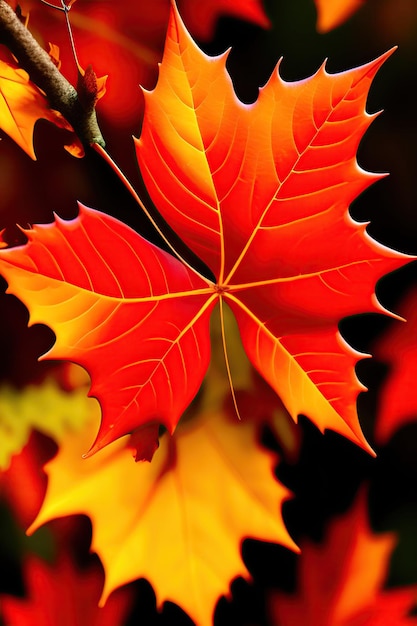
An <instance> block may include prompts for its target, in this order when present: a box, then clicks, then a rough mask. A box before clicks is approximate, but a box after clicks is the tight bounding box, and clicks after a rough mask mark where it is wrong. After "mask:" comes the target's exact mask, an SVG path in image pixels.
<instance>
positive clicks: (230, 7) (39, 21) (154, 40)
mask: <svg viewBox="0 0 417 626" xmlns="http://www.w3.org/2000/svg"><path fill="white" fill-rule="evenodd" d="M10 4H12V5H13V2H10ZM19 4H20V6H21V7H22V10H23V11H24V12H25V13H27V14H29V16H30V17H29V28H30V30H31V32H32V33H33V34H34V35H35V37H36V38H37V39H38V40H39V41H40V42H41V43H42V45H43V46H44V47H45V48H46V47H47V44H48V42H49V40H50V39H52V40H53V42H54V43H56V44H58V46H59V48H60V51H61V59H62V67H61V71H62V72H63V74H64V75H65V76H66V77H67V78H68V79H69V80H70V81H71V82H72V84H74V85H75V84H76V81H77V74H76V66H75V63H74V60H73V57H72V52H71V48H70V44H69V40H68V34H67V30H66V27H65V22H64V17H63V14H62V12H61V11H54V10H53V9H51V8H48V7H47V6H45V5H42V4H41V2H39V0H21V1H20V2H19ZM56 4H58V5H59V4H60V3H59V2H57V3H56ZM178 6H179V7H180V10H181V11H182V14H183V16H184V19H185V21H186V23H187V25H188V26H189V28H190V30H191V32H192V33H193V34H194V36H195V37H196V38H199V39H202V40H210V39H211V38H212V37H213V36H214V28H215V25H216V22H217V19H218V18H219V17H220V16H222V15H229V16H234V17H237V18H239V19H242V20H248V21H250V22H253V23H255V24H257V25H259V26H261V27H263V28H268V27H269V25H270V23H269V20H268V18H267V16H266V14H265V11H264V9H263V3H262V0H233V2H230V0H204V1H202V2H196V1H195V0H179V3H178ZM169 8H170V0H152V2H137V1H136V2H132V1H131V0H117V1H116V0H99V1H97V0H82V2H77V3H76V4H75V5H74V6H73V7H72V8H71V12H70V20H71V24H72V28H73V33H74V39H75V45H76V48H77V54H78V57H79V60H80V63H81V65H82V66H83V67H86V66H87V65H88V64H90V63H91V64H92V66H93V68H94V70H95V72H96V73H97V75H98V76H103V75H109V80H108V84H107V93H106V97H105V98H104V99H103V100H102V102H100V104H99V107H98V111H99V114H100V116H104V117H105V118H106V119H107V120H108V121H109V122H111V125H112V126H113V127H114V129H120V128H129V127H130V129H131V132H133V131H134V130H135V131H136V129H137V128H138V127H139V125H140V111H141V109H142V104H143V99H142V94H141V91H140V89H139V85H147V86H151V85H152V84H153V82H154V80H155V78H156V72H157V63H158V61H159V60H160V57H161V54H162V50H163V44H164V38H165V32H166V27H167V23H168V18H169ZM116 139H117V136H116Z"/></svg>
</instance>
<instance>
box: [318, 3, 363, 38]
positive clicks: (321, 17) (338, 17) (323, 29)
mask: <svg viewBox="0 0 417 626" xmlns="http://www.w3.org/2000/svg"><path fill="white" fill-rule="evenodd" d="M364 2H365V0H315V3H316V9H317V30H318V31H319V33H327V32H328V31H329V30H332V29H333V28H336V27H337V26H340V24H343V22H345V21H346V20H347V19H349V18H350V16H351V15H353V13H355V12H356V11H357V10H358V9H360V7H361V6H362V5H363V4H364Z"/></svg>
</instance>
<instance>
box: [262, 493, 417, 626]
mask: <svg viewBox="0 0 417 626" xmlns="http://www.w3.org/2000/svg"><path fill="white" fill-rule="evenodd" d="M395 543H396V539H395V535H394V534H392V533H384V534H374V533H373V532H372V530H371V528H370V527H369V521H368V513H367V500H366V497H365V490H362V491H361V492H360V493H359V496H358V498H357V500H356V502H355V503H354V505H353V506H352V508H351V509H350V510H349V511H348V512H347V513H345V514H344V515H342V516H340V517H339V518H337V519H335V520H333V521H332V522H331V523H330V525H329V528H328V530H327V534H326V538H325V540H324V542H323V543H322V544H320V545H318V544H312V543H310V542H305V543H304V545H303V544H301V546H300V547H301V554H300V557H299V568H298V591H297V593H296V594H294V595H292V596H290V595H287V594H284V593H282V592H279V593H274V594H273V595H272V596H271V603H270V618H271V619H270V623H271V626H275V625H277V626H278V625H279V626H318V625H320V626H388V624H389V626H412V624H414V623H415V618H412V617H407V615H408V613H409V612H410V611H411V609H412V608H413V607H414V605H415V602H416V597H417V586H416V585H414V586H412V587H411V586H410V587H405V588H404V587H403V588H399V589H398V588H397V589H389V590H385V589H383V585H384V582H385V580H386V578H387V573H388V567H389V560H390V557H391V553H392V550H393V548H394V546H395Z"/></svg>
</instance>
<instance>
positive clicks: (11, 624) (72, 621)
mask: <svg viewBox="0 0 417 626" xmlns="http://www.w3.org/2000/svg"><path fill="white" fill-rule="evenodd" d="M24 578H25V584H26V588H27V593H28V597H27V598H17V597H13V596H11V595H1V596H0V614H1V616H2V618H3V620H4V623H5V626H16V625H17V624H18V625H19V626H33V624H36V626H50V625H51V624H59V625H60V626H120V625H121V624H123V623H124V619H126V617H127V616H128V614H129V611H130V608H131V605H132V595H131V593H130V591H129V590H128V589H120V590H118V591H117V592H116V593H115V594H112V596H111V597H110V598H109V600H108V602H107V603H106V606H104V607H102V608H99V607H98V600H99V598H100V593H101V589H102V585H103V575H102V571H101V569H100V567H99V565H98V563H96V562H94V563H91V564H90V565H89V566H88V567H87V568H84V569H81V568H79V567H77V566H76V565H75V563H74V562H73V561H72V559H71V558H70V557H69V556H68V555H67V554H65V553H63V554H61V555H60V556H59V559H58V561H57V563H54V564H53V565H50V564H47V563H44V562H43V561H42V560H41V559H39V558H37V557H34V556H28V557H26V559H25V562H24Z"/></svg>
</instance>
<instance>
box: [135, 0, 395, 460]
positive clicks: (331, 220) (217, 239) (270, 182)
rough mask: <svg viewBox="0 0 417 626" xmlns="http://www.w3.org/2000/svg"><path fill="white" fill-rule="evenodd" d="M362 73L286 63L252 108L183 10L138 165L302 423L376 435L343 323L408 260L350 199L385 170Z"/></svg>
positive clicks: (139, 143)
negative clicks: (367, 161)
mask: <svg viewBox="0 0 417 626" xmlns="http://www.w3.org/2000/svg"><path fill="white" fill-rule="evenodd" d="M389 54H390V52H388V53H386V54H384V55H383V56H381V57H380V58H379V59H376V60H375V61H373V62H371V63H369V64H367V65H364V66H362V67H359V68H356V69H353V70H349V71H346V72H342V73H340V74H335V75H329V74H327V72H326V71H325V69H324V67H322V68H320V70H319V71H318V72H317V73H316V74H315V75H314V76H313V77H311V78H309V79H305V80H302V81H299V82H293V83H286V82H285V81H283V80H282V79H281V78H280V76H279V73H278V68H277V70H276V71H275V72H274V73H273V75H272V77H271V79H270V80H269V82H268V83H267V84H266V86H265V87H264V88H263V89H261V91H260V94H259V97H258V100H257V101H256V102H254V103H253V104H250V105H244V104H242V103H241V102H240V101H239V100H238V99H237V98H236V96H235V93H234V91H233V87H232V83H231V80H230V77H229V75H228V74H227V72H226V69H225V63H226V59H227V54H224V55H220V56H218V57H214V58H213V57H208V56H206V55H205V54H204V53H203V52H201V50H199V48H198V47H197V46H196V45H195V43H194V42H193V40H192V39H191V37H190V36H189V35H188V33H187V31H186V29H185V27H184V25H183V23H182V21H181V19H180V17H179V15H178V13H177V11H176V9H175V7H173V9H172V15H171V20H170V24H169V28H168V32H167V40H166V47H165V52H164V58H163V62H162V64H161V67H160V74H159V79H158V83H157V86H156V88H155V89H154V91H152V92H147V93H145V118H144V123H143V128H142V134H141V137H140V139H139V140H136V141H135V143H136V149H137V157H138V161H139V165H140V168H141V171H142V174H143V177H144V180H145V184H146V186H147V188H148V191H149V192H150V194H151V197H152V199H153V201H154V203H155V205H156V206H157V208H158V209H159V211H160V212H161V213H162V215H163V217H164V218H165V219H166V220H167V222H168V223H169V224H170V225H171V227H172V228H173V229H174V230H175V231H176V232H177V233H179V234H180V235H181V237H182V239H183V240H184V241H185V243H186V244H187V245H188V246H189V247H190V248H191V249H192V250H193V251H194V252H195V253H196V254H197V255H198V256H199V257H200V258H201V259H202V260H203V261H204V262H205V263H206V264H207V266H208V267H209V268H210V269H211V270H212V272H213V273H214V275H215V276H216V285H215V286H214V291H215V292H217V294H218V297H219V299H220V300H224V302H226V303H227V304H228V305H229V306H230V308H231V309H232V310H233V312H234V314H235V316H236V319H237V321H238V324H239V327H240V332H241V337H242V342H243V345H244V347H245V349H246V352H247V354H248V356H249V358H250V360H251V361H252V363H253V365H254V366H255V367H256V369H258V371H259V372H260V373H261V374H262V376H263V377H264V378H265V379H266V380H267V382H268V383H269V384H270V385H271V386H272V387H273V388H274V389H275V390H276V391H277V393H278V394H279V395H280V397H281V399H282V400H283V402H284V405H285V406H286V408H287V409H288V411H289V412H290V414H291V415H292V417H293V418H294V419H296V418H297V415H298V414H300V413H303V414H306V415H308V416H309V417H310V418H311V419H312V420H313V421H314V422H315V423H316V424H317V425H318V426H319V428H320V429H321V430H324V429H325V428H332V429H334V430H336V431H337V432H339V433H341V434H343V435H345V436H347V437H349V438H351V439H353V440H355V441H357V442H360V443H361V444H362V445H363V446H364V447H365V448H366V443H365V441H364V438H363V435H362V433H361V430H360V426H359V423H358V419H357V414H356V407H355V402H356V397H357V395H358V393H359V391H360V390H361V389H362V387H361V385H360V384H359V382H358V380H357V378H356V376H355V373H354V366H355V364H356V362H357V361H358V359H359V358H360V356H361V355H359V354H358V353H357V352H356V351H354V350H353V349H351V348H350V347H349V346H347V345H346V344H345V342H344V340H343V339H342V337H341V335H340V333H339V332H338V329H337V325H338V322H339V320H340V319H341V318H342V317H344V316H347V315H352V314H355V313H360V312H364V311H378V312H382V311H383V310H384V309H383V307H382V306H381V305H380V304H379V303H378V302H377V300H376V298H375V295H374V292H373V289H374V284H375V282H376V281H377V280H378V278H380V277H381V276H382V275H383V274H384V273H385V272H387V271H390V270H393V269H395V268H397V267H399V266H401V265H403V264H404V263H405V262H406V259H407V257H406V256H405V255H400V254H399V253H396V252H394V251H392V250H389V249H387V248H385V247H383V246H381V245H380V244H378V243H377V242H375V241H373V240H372V239H371V238H370V237H369V236H368V235H367V233H366V231H365V225H363V224H358V223H356V222H354V221H353V220H352V219H351V217H350V215H349V213H348V205H349V204H350V202H351V201H352V200H353V199H354V198H355V197H356V196H357V194H358V193H359V192H361V191H363V190H364V189H365V188H366V187H367V186H368V185H369V184H371V182H373V181H375V180H377V179H378V178H379V177H380V176H378V175H372V174H370V173H368V172H364V171H363V170H362V169H361V168H360V167H359V166H358V164H357V161H356V151H357V147H358V144H359V141H360V140H361V138H362V136H363V134H364V132H365V130H366V128H367V127H368V126H369V124H370V122H371V121H372V119H373V117H374V116H372V115H369V114H367V113H366V111H365V102H366V96H367V92H368V89H369V86H370V83H371V81H372V79H373V77H374V75H375V73H376V72H377V70H378V69H379V67H380V66H381V64H382V63H383V62H384V60H385V59H386V58H387V57H388V56H389Z"/></svg>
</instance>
